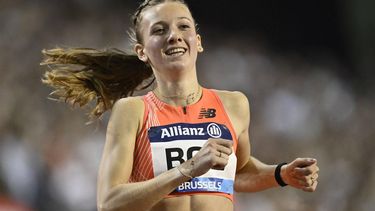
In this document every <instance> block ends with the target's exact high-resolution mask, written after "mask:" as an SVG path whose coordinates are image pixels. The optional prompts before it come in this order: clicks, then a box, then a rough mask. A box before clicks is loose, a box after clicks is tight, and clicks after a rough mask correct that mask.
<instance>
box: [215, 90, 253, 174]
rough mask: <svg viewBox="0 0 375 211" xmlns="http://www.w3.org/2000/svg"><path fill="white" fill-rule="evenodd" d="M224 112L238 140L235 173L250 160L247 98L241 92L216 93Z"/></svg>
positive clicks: (248, 106)
mask: <svg viewBox="0 0 375 211" xmlns="http://www.w3.org/2000/svg"><path fill="white" fill-rule="evenodd" d="M218 94H219V96H220V99H221V100H222V102H223V104H224V107H225V109H226V112H227V114H228V116H229V118H230V120H231V122H232V125H233V127H234V130H235V132H236V135H237V139H238V146H237V151H236V155H237V172H238V171H239V170H241V168H243V167H244V166H245V164H246V163H247V162H248V161H249V159H250V136H249V126H250V105H249V101H248V99H247V97H246V96H245V95H244V94H243V93H241V92H238V91H236V92H228V91H220V92H218Z"/></svg>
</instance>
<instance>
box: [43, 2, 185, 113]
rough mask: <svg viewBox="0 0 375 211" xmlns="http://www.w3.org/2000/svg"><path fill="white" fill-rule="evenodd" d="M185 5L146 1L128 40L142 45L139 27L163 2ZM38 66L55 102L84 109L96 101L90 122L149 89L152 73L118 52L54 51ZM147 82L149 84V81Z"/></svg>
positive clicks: (62, 49)
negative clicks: (42, 68) (146, 13)
mask: <svg viewBox="0 0 375 211" xmlns="http://www.w3.org/2000/svg"><path fill="white" fill-rule="evenodd" d="M168 1H172V2H179V3H182V4H184V5H185V6H187V5H186V3H185V2H184V1H183V0H146V1H144V2H143V3H142V4H141V5H140V6H139V7H138V9H137V10H136V12H135V13H134V15H133V17H132V23H133V29H131V30H130V32H129V35H130V40H131V42H133V44H135V43H142V39H141V36H140V33H139V23H140V21H141V17H142V13H143V12H144V11H145V10H146V9H147V8H149V7H153V6H155V5H158V4H161V3H164V2H168ZM42 53H43V55H44V59H43V60H42V62H41V65H43V66H47V67H48V68H47V70H46V72H45V73H44V75H43V78H42V82H43V83H44V84H46V85H48V86H50V87H52V88H53V89H54V91H52V93H51V95H52V96H54V97H55V99H57V100H60V101H64V102H67V103H70V104H72V105H78V106H80V107H84V106H86V105H87V104H89V103H90V102H92V101H96V102H95V105H94V108H93V109H92V110H91V112H90V115H89V116H90V118H91V119H94V118H95V117H97V118H99V117H100V116H101V115H102V114H103V113H104V112H105V111H107V110H109V109H111V108H112V106H113V104H114V103H115V102H116V101H117V100H118V99H120V98H124V97H128V96H131V95H133V93H134V91H136V90H143V89H146V88H147V87H149V86H150V85H151V84H152V83H153V81H154V77H153V72H152V69H151V67H150V66H149V65H148V64H145V63H143V62H142V61H141V60H139V59H138V57H137V56H136V55H135V54H129V53H125V52H124V51H121V50H119V49H104V50H98V49H92V48H54V49H49V50H43V51H42ZM148 79H149V80H148Z"/></svg>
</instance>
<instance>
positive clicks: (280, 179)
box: [275, 163, 288, 187]
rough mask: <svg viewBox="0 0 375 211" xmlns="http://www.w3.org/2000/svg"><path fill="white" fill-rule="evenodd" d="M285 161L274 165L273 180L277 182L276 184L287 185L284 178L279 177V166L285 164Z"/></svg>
mask: <svg viewBox="0 0 375 211" xmlns="http://www.w3.org/2000/svg"><path fill="white" fill-rule="evenodd" d="M286 164H287V163H280V164H278V165H277V166H276V169H275V180H276V182H277V184H279V185H280V186H281V187H284V186H287V185H288V184H286V183H285V182H284V180H283V179H282V178H281V167H282V166H283V165H286Z"/></svg>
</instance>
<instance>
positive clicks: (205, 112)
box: [198, 108, 216, 119]
mask: <svg viewBox="0 0 375 211" xmlns="http://www.w3.org/2000/svg"><path fill="white" fill-rule="evenodd" d="M215 116H216V109H214V108H207V109H206V108H201V111H200V112H199V117H198V119H203V118H214V117H215Z"/></svg>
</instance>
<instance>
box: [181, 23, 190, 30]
mask: <svg viewBox="0 0 375 211" xmlns="http://www.w3.org/2000/svg"><path fill="white" fill-rule="evenodd" d="M179 28H180V29H182V30H187V29H190V26H189V25H187V24H181V25H180V27H179Z"/></svg>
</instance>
